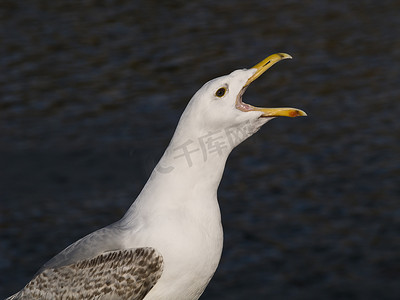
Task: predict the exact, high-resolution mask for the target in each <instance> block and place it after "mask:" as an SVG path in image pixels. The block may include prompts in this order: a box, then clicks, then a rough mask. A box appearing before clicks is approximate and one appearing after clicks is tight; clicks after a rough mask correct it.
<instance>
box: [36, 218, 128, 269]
mask: <svg viewBox="0 0 400 300" xmlns="http://www.w3.org/2000/svg"><path fill="white" fill-rule="evenodd" d="M123 235H124V230H123V229H121V227H120V226H119V225H118V222H117V223H114V224H111V225H109V226H107V227H104V228H101V229H99V230H97V231H95V232H92V233H90V234H88V235H87V236H85V237H83V238H81V239H80V240H78V241H76V242H75V243H73V244H71V245H69V246H68V247H67V248H65V249H64V250H63V251H61V252H60V253H58V254H57V255H56V256H54V257H53V258H52V259H50V260H49V261H48V262H46V263H45V264H44V265H43V266H42V267H41V268H40V270H39V271H38V272H37V273H36V274H35V276H36V275H38V274H40V273H41V272H43V271H44V270H46V269H49V268H57V267H62V266H66V265H71V264H74V263H76V262H78V261H81V260H85V259H90V258H93V257H95V256H96V255H99V254H101V253H104V252H107V251H114V250H120V249H123V248H124V247H123V245H122V243H121V236H123Z"/></svg>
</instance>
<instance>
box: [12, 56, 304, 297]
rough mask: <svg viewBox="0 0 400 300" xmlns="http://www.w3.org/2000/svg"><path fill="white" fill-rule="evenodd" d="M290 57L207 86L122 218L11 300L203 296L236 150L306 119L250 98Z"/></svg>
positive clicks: (218, 247) (73, 248) (217, 253)
mask: <svg viewBox="0 0 400 300" xmlns="http://www.w3.org/2000/svg"><path fill="white" fill-rule="evenodd" d="M288 58H292V57H291V56H290V55H289V54H286V53H276V54H273V55H270V56H268V57H267V58H265V59H264V60H262V61H261V62H260V63H258V64H256V65H255V66H254V67H252V68H250V69H240V70H236V71H234V72H232V73H230V74H229V75H226V76H222V77H218V78H216V79H213V80H211V81H209V82H207V83H206V84H204V85H203V87H201V88H200V89H199V90H198V91H197V92H196V93H195V95H194V96H193V97H192V99H191V100H190V101H189V103H188V105H187V107H186V109H185V110H184V112H183V114H182V116H181V118H180V120H179V123H178V125H177V128H176V130H175V133H174V135H173V137H172V139H171V142H170V143H169V145H168V147H167V149H166V150H165V153H164V154H163V156H162V157H161V159H160V161H159V162H158V164H157V165H156V167H155V169H154V170H153V172H152V173H151V175H150V178H149V179H148V181H147V183H146V184H145V186H144V187H143V190H142V191H141V192H140V194H139V195H138V197H137V198H136V200H135V201H134V202H133V204H132V205H131V207H130V208H129V210H128V211H127V212H126V213H125V215H124V216H123V217H122V219H120V220H119V221H117V222H115V223H113V224H111V225H108V226H106V227H104V228H102V229H99V230H97V231H95V232H93V233H90V234H88V235H87V236H85V237H83V238H81V239H80V240H78V241H76V242H75V243H73V244H72V245H70V246H68V247H67V248H66V249H64V250H63V251H61V252H60V253H59V254H57V255H56V256H55V257H53V258H52V259H51V260H50V261H48V262H47V263H45V264H44V265H43V267H42V268H41V269H40V270H39V271H38V272H37V273H36V275H35V276H34V277H33V279H32V280H31V281H30V282H29V283H28V284H27V285H26V286H25V287H24V288H23V289H22V290H21V291H19V292H18V293H16V294H14V295H12V296H10V297H9V298H7V299H8V300H11V299H102V300H105V299H135V300H136V299H145V300H150V299H163V300H165V299H171V300H172V299H173V300H178V299H198V298H199V297H200V296H201V294H202V293H203V291H204V289H205V288H206V286H207V285H208V283H209V281H210V280H211V278H212V276H213V275H214V272H215V270H216V269H217V266H218V263H219V261H220V258H221V253H222V245H223V231H222V225H221V214H220V209H219V205H218V200H217V189H218V186H219V183H220V181H221V177H222V174H223V171H224V168H225V163H226V160H227V158H228V156H229V154H230V152H231V151H232V150H233V149H234V148H235V147H236V146H237V145H239V144H240V143H241V142H243V141H244V140H246V139H247V138H248V137H250V136H251V135H253V134H254V133H255V132H257V131H258V130H259V129H260V128H261V127H262V126H263V125H264V124H265V123H267V122H268V121H270V120H271V119H273V118H275V117H279V116H286V117H297V116H306V113H305V112H304V111H302V110H300V109H296V108H290V107H281V108H262V107H256V106H252V105H250V104H247V103H245V102H243V101H242V96H243V94H244V92H245V90H246V89H247V87H248V86H249V85H250V83H252V82H253V81H254V80H256V79H257V78H258V77H259V76H260V75H261V74H263V73H264V72H265V71H266V70H268V69H269V68H270V67H271V66H273V65H274V64H275V63H277V62H279V61H281V60H283V59H288Z"/></svg>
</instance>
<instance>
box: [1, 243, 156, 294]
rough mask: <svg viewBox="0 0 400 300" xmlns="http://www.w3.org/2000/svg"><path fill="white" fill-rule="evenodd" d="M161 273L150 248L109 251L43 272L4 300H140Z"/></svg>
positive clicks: (153, 251) (154, 252) (153, 252)
mask: <svg viewBox="0 0 400 300" xmlns="http://www.w3.org/2000/svg"><path fill="white" fill-rule="evenodd" d="M162 271H163V259H162V256H161V255H160V254H159V253H158V252H157V251H156V250H154V249H153V248H136V249H129V250H122V251H110V252H105V253H103V254H100V255H98V256H96V257H94V258H92V259H87V260H82V261H79V262H77V263H75V264H72V265H67V266H62V267H59V268H50V269H45V270H44V271H42V272H41V273H39V274H38V275H36V276H35V277H34V278H33V279H32V280H31V281H30V282H29V283H28V284H27V285H26V286H25V288H24V289H22V290H21V291H20V292H19V293H17V294H15V295H13V296H11V297H10V298H8V300H17V299H18V300H20V299H21V300H25V299H42V300H57V299H60V300H61V299H63V300H64V299H65V300H66V299H71V300H72V299H104V300H105V299H132V300H139V299H143V298H144V297H145V295H146V294H147V293H148V291H149V290H150V289H151V288H152V287H153V286H154V285H155V284H156V282H157V281H158V279H159V278H160V276H161V274H162Z"/></svg>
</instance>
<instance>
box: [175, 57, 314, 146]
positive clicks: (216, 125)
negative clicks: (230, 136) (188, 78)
mask: <svg viewBox="0 0 400 300" xmlns="http://www.w3.org/2000/svg"><path fill="white" fill-rule="evenodd" d="M287 58H291V56H290V55H288V54H285V53H277V54H273V55H271V56H268V57H267V58H266V59H264V60H263V61H261V62H260V63H258V64H257V65H255V66H254V67H252V68H250V69H242V70H236V71H234V72H232V73H231V74H229V75H226V76H222V77H218V78H215V79H213V80H210V81H209V82H207V83H206V84H205V85H203V87H201V88H200V89H199V90H198V91H197V92H196V94H195V95H194V96H193V98H192V99H191V100H190V102H189V104H188V106H187V107H186V109H185V111H184V113H183V114H182V117H181V119H180V122H179V125H178V128H177V131H176V135H178V136H180V137H181V138H186V139H188V138H198V137H199V136H202V135H204V134H207V133H210V132H217V131H220V130H226V129H228V128H229V129H237V130H238V131H239V132H241V133H245V134H241V135H240V138H239V139H235V142H234V145H233V146H237V145H238V144H239V143H241V142H242V141H244V140H245V139H246V138H248V137H249V136H251V135H253V134H254V133H255V132H257V130H258V129H259V128H260V127H261V126H262V125H264V124H265V123H266V122H268V121H269V120H271V119H273V118H275V117H278V116H287V117H297V116H306V113H305V112H303V111H302V110H299V109H295V108H261V107H255V106H252V105H250V104H246V103H244V102H243V101H242V96H243V94H244V92H245V90H246V88H247V87H248V86H249V84H250V83H251V82H253V81H254V80H256V79H257V78H258V77H259V76H260V75H261V74H262V73H264V72H265V71H266V70H268V69H269V68H270V67H271V66H273V65H274V64H275V63H277V62H279V61H281V60H283V59H287ZM243 129H245V130H243Z"/></svg>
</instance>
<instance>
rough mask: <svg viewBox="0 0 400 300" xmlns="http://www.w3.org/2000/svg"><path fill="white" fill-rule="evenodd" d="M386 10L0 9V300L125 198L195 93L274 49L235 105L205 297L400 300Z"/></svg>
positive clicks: (185, 4)
mask: <svg viewBox="0 0 400 300" xmlns="http://www.w3.org/2000/svg"><path fill="white" fill-rule="evenodd" d="M399 11H400V4H399V2H398V1H385V0H383V1H379V2H376V1H357V2H355V1H343V0H340V1H328V0H322V1H321V0H320V1H316V0H310V1H291V0H283V1H236V0H234V1H218V2H216V1H168V2H167V3H160V1H125V0H119V1H117V0H116V1H112V0H110V1H95V0H93V1H89V0H88V1H45V0H43V1H39V0H37V1H35V0H31V1H22V0H3V1H1V3H0V20H1V28H0V70H1V72H0V201H1V202H0V203H1V209H0V253H1V256H0V297H5V296H7V295H9V294H11V293H13V292H15V291H17V290H18V289H20V288H22V287H23V286H24V284H26V283H27V281H28V280H29V279H30V278H31V277H32V276H33V275H34V273H35V272H36V271H37V270H38V269H39V268H40V266H41V265H42V264H43V263H44V262H46V260H48V259H49V258H51V257H52V256H53V255H54V254H56V253H57V252H59V251H61V250H62V249H63V248H64V247H65V246H67V245H69V244H70V243H72V242H74V241H75V240H76V239H78V238H80V237H82V236H83V235H85V234H87V233H89V232H91V231H93V230H95V229H97V228H100V227H102V226H105V225H107V224H109V223H111V222H113V221H116V220H118V219H119V218H120V217H121V216H122V215H123V213H124V212H125V210H126V209H127V208H128V207H129V205H130V204H131V202H132V201H133V200H134V199H135V197H136V195H137V194H138V193H139V192H140V189H141V187H142V186H143V184H144V183H145V181H146V179H147V176H148V175H149V173H150V172H151V170H152V168H153V167H154V165H155V163H156V162H157V160H158V158H159V157H160V155H161V154H162V152H163V150H164V148H165V147H166V145H167V144H168V141H169V139H170V137H171V135H172V133H173V130H174V127H175V125H176V123H177V121H178V118H179V116H180V114H181V112H182V111H183V109H184V107H185V105H186V103H187V102H188V100H189V99H190V97H191V96H192V95H193V94H194V92H195V91H196V90H197V89H198V88H199V87H200V86H201V85H202V84H203V83H205V82H206V81H208V80H209V79H212V78H214V77H216V76H220V75H224V74H226V73H229V72H231V71H233V70H234V69H239V68H244V67H250V66H252V65H253V64H255V63H257V62H258V61H260V60H261V59H263V58H264V57H266V56H267V55H269V54H272V53H275V52H287V53H290V54H291V55H292V56H293V57H294V59H293V60H292V61H289V62H288V61H285V62H282V63H280V64H279V65H277V66H275V67H274V68H273V69H272V70H271V71H269V72H268V73H267V74H265V75H264V76H263V77H262V78H261V79H259V80H257V82H256V83H255V84H254V85H252V87H251V88H250V89H249V91H248V92H246V95H245V97H244V98H245V101H247V102H250V103H252V104H256V105H264V106H282V105H284V106H295V107H298V108H301V109H304V110H305V111H306V112H307V113H308V114H309V117H307V118H297V119H277V120H274V121H272V122H270V123H268V124H267V125H266V126H265V127H264V128H263V129H262V130H261V131H260V132H259V133H258V134H256V135H255V136H254V137H252V138H250V139H249V140H248V141H246V142H245V143H243V144H242V145H241V146H240V147H238V149H236V150H235V151H234V152H233V153H232V155H231V157H230V159H229V161H228V165H227V168H226V171H225V175H224V178H223V181H222V183H221V186H220V190H219V199H220V204H221V210H222V217H223V223H224V228H225V244H224V253H223V257H222V260H221V264H220V266H219V268H218V270H217V272H216V274H215V276H214V278H213V279H212V281H211V283H210V285H209V287H208V288H207V289H206V292H205V293H204V295H203V297H202V299H244V298H246V297H249V298H251V299H267V298H268V299H400V286H399V282H400V235H399V232H400V188H399V186H400V185H399V183H400V182H399V176H400V159H399V153H400V144H399V136H400V134H399V131H400V125H399V122H398V116H399V115H400V104H399V98H400V85H399V78H400V39H399V36H400V18H399Z"/></svg>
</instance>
